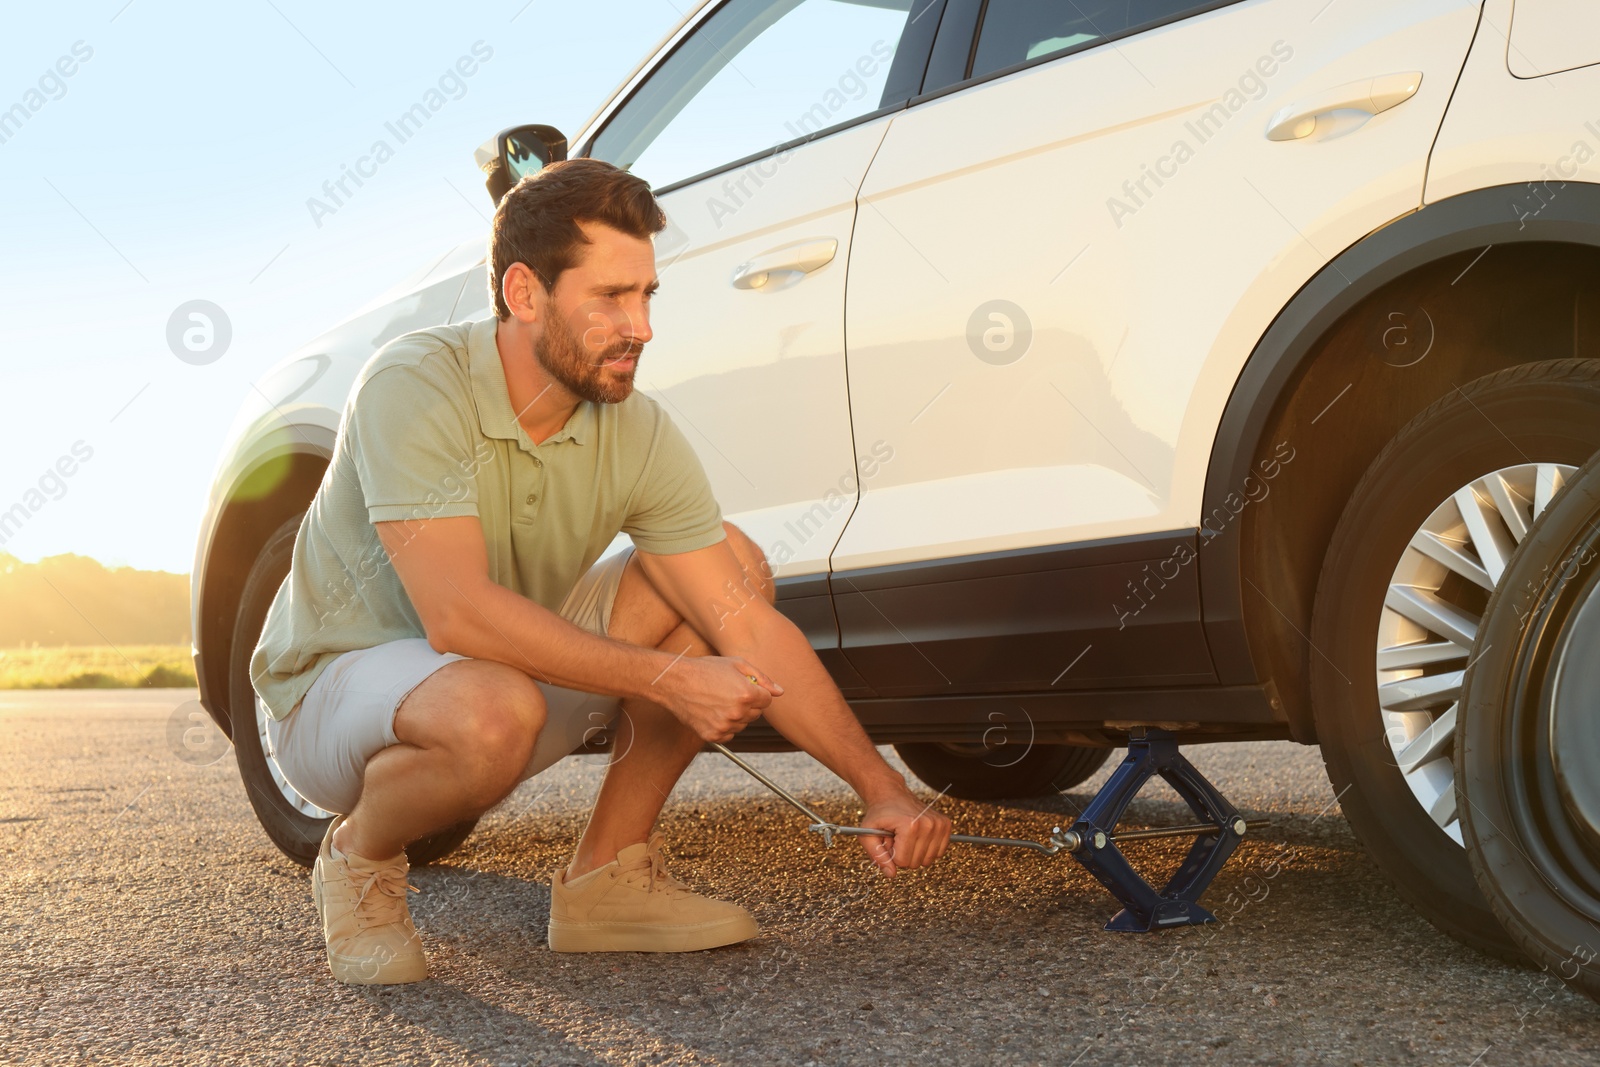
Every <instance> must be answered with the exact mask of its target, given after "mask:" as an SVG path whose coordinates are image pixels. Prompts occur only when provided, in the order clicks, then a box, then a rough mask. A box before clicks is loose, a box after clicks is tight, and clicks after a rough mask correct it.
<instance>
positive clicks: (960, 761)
mask: <svg viewBox="0 0 1600 1067" xmlns="http://www.w3.org/2000/svg"><path fill="white" fill-rule="evenodd" d="M894 750H895V751H896V752H897V753H899V754H900V758H901V759H902V760H905V764H906V766H907V767H910V768H911V773H912V774H915V775H916V776H917V778H918V779H919V780H921V782H922V784H923V785H926V786H927V787H928V788H929V789H933V790H936V791H938V792H939V793H941V794H943V795H946V796H952V797H959V798H960V799H962V800H1012V799H1016V800H1024V799H1032V798H1034V797H1047V796H1053V795H1055V794H1056V793H1060V792H1062V791H1063V790H1067V789H1071V788H1072V787H1073V786H1075V785H1080V784H1082V783H1083V782H1085V781H1087V780H1088V779H1089V778H1090V777H1091V776H1092V775H1093V774H1094V772H1095V771H1098V770H1099V769H1100V768H1101V767H1102V766H1103V765H1104V764H1105V762H1106V760H1107V759H1108V758H1110V756H1111V749H1109V748H1091V747H1089V746H1087V745H1039V744H1035V745H1030V746H1029V747H1028V749H1027V750H1026V751H1025V752H1023V754H1022V755H1021V756H1017V755H1015V754H1014V752H1013V751H1011V750H1009V749H1007V748H1006V747H1005V746H1003V745H996V746H992V747H991V746H987V745H985V744H983V743H982V742H974V743H972V744H956V743H952V742H938V741H935V742H918V743H916V744H903V745H895V746H894Z"/></svg>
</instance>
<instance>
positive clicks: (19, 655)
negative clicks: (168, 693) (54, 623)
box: [0, 645, 195, 689]
mask: <svg viewBox="0 0 1600 1067" xmlns="http://www.w3.org/2000/svg"><path fill="white" fill-rule="evenodd" d="M194 684H195V682H194V662H193V661H192V660H191V659H190V653H189V649H188V648H187V647H185V646H183V645H122V646H119V647H117V648H108V647H105V646H85V645H62V646H57V647H55V648H46V647H44V646H38V645H35V646H31V647H27V648H0V689H138V688H143V687H151V688H171V687H178V686H190V685H194Z"/></svg>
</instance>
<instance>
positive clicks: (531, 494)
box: [528, 493, 539, 504]
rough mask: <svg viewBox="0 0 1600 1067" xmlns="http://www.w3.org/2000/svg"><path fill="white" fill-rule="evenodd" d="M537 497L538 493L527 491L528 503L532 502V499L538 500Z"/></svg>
mask: <svg viewBox="0 0 1600 1067" xmlns="http://www.w3.org/2000/svg"><path fill="white" fill-rule="evenodd" d="M538 499H539V494H538V493H529V494H528V503H530V504H531V503H533V502H534V501H535V500H538Z"/></svg>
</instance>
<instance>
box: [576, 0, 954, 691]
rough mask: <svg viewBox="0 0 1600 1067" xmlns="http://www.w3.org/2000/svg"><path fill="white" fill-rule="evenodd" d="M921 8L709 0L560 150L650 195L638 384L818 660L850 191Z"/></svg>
mask: <svg viewBox="0 0 1600 1067" xmlns="http://www.w3.org/2000/svg"><path fill="white" fill-rule="evenodd" d="M940 3H942V0H940ZM938 6H939V4H935V3H930V0H916V2H915V3H914V2H913V0H873V2H872V3H858V2H852V0H728V2H726V3H721V4H714V5H710V6H709V11H708V12H707V13H706V14H705V16H704V17H702V18H700V19H698V20H696V21H694V22H693V23H692V24H691V25H690V27H689V28H688V30H687V31H686V32H685V33H684V35H683V36H682V37H681V38H680V40H678V41H677V42H676V43H675V44H673V45H671V46H669V48H668V49H667V50H666V52H665V54H664V57H663V58H662V59H661V60H659V61H658V62H657V63H656V64H655V65H654V67H653V69H652V70H651V71H650V72H649V74H648V75H647V76H646V77H644V78H643V79H642V80H641V81H640V82H639V83H638V84H637V85H636V86H635V87H634V88H633V90H632V91H631V92H630V93H629V94H628V95H627V97H626V98H625V99H624V101H623V102H622V103H621V104H620V105H619V106H618V107H617V108H616V109H615V110H614V111H613V112H612V113H611V114H610V116H609V117H607V118H606V119H605V120H604V122H603V123H602V124H601V125H600V127H599V128H598V131H597V133H596V134H595V135H594V136H593V137H592V138H587V139H586V143H585V144H584V145H583V147H582V148H581V149H580V151H579V153H578V154H580V155H589V156H593V157H596V158H599V159H604V160H607V161H609V162H612V163H615V164H617V165H618V166H622V167H625V168H628V169H630V170H631V171H632V172H633V173H635V174H638V175H640V176H642V177H644V178H645V179H647V180H648V181H650V182H651V184H652V186H653V188H654V189H655V190H656V194H657V198H658V200H659V202H660V204H661V206H662V208H663V209H664V210H665V212H666V214H667V217H668V226H667V229H666V230H665V231H664V232H663V233H662V234H660V235H659V236H658V238H657V241H656V247H657V272H658V275H659V277H660V280H661V289H660V291H659V292H658V293H657V295H656V296H655V298H654V300H653V302H652V308H651V320H652V321H651V325H652V328H653V330H654V334H655V337H654V339H653V340H652V341H651V342H650V344H649V346H648V348H647V350H646V352H645V355H644V357H643V359H642V360H641V363H640V367H639V371H638V382H639V384H640V387H641V388H642V389H644V391H645V392H646V393H647V394H648V395H650V396H652V397H654V398H655V399H656V400H657V401H659V402H660V403H661V404H662V405H663V407H664V408H665V409H666V410H667V411H668V412H669V413H670V415H671V417H672V418H673V420H674V421H675V422H676V423H677V424H678V425H679V426H680V427H681V428H682V430H683V431H684V433H685V434H686V435H687V436H688V438H689V440H690V441H691V442H692V443H693V444H694V446H695V448H696V451H697V452H698V453H699V455H700V457H701V459H702V461H703V462H704V464H705V467H706V471H707V473H708V474H709V476H710V478H711V482H712V485H713V486H714V488H715V490H716V495H717V499H718V501H719V502H720V504H721V505H722V510H723V513H724V515H726V516H727V517H728V518H729V519H731V520H732V521H733V522H735V523H737V524H738V525H739V526H740V527H741V528H742V529H744V530H745V531H746V532H747V533H748V534H749V535H750V536H751V537H752V538H754V539H755V540H756V542H757V543H758V544H760V545H761V546H762V548H763V549H764V550H765V551H766V553H767V557H768V559H769V560H771V561H772V563H773V565H774V568H775V571H776V573H777V575H778V577H779V579H780V585H781V587H782V589H783V593H782V596H783V598H784V609H785V611H786V612H787V613H789V614H790V616H791V617H793V618H796V620H797V621H799V622H801V623H802V626H803V628H804V629H806V631H807V632H808V634H809V635H810V636H811V638H812V640H813V643H814V644H816V645H818V646H819V647H823V648H829V647H835V648H836V646H837V629H836V627H835V625H834V620H833V613H832V607H831V605H830V603H829V600H828V596H827V578H826V572H827V561H828V554H829V552H830V551H831V550H832V548H833V545H834V543H835V541H837V539H838V536H839V533H840V531H841V530H842V529H843V528H844V523H845V520H846V519H847V518H848V516H849V512H850V509H851V508H853V507H854V505H855V501H856V497H857V486H858V483H859V478H860V472H859V469H858V464H857V457H856V451H855V447H854V444H853V440H852V435H851V431H850V411H849V392H848V388H847V385H846V381H845V365H844V293H845V269H846V266H847V264H848V262H849V248H850V241H851V236H852V233H853V231H854V225H855V195H856V190H857V189H858V188H859V186H860V184H861V179H862V177H863V176H864V175H865V174H866V171H867V166H868V164H869V163H870V161H871V159H872V156H873V153H874V152H876V151H877V149H878V145H879V143H880V142H881V141H882V139H883V134H884V131H885V130H886V129H887V128H888V124H889V120H890V116H891V115H892V114H893V113H894V112H895V111H896V110H897V109H898V108H900V107H903V106H904V103H905V101H906V100H907V99H909V97H910V96H911V95H912V93H913V92H915V90H916V88H917V86H918V84H919V83H920V81H921V77H922V66H923V63H924V61H925V59H926V50H927V48H928V47H929V46H930V45H931V42H932V37H933V30H934V28H935V26H936V23H937V17H934V18H931V19H926V20H923V19H919V18H918V16H919V15H920V14H924V13H926V12H927V11H928V10H929V9H930V8H936V7H938ZM908 30H909V32H908ZM866 454H867V457H868V460H869V461H870V458H871V442H869V443H868V447H867V452H866ZM827 658H828V657H825V659H827ZM840 663H841V661H840V660H839V659H838V658H837V656H836V655H835V656H834V657H833V658H832V660H831V662H830V664H829V665H830V667H833V668H834V669H835V670H838V669H839V667H840ZM840 680H841V682H842V683H844V684H845V685H846V687H847V688H848V687H849V684H850V681H851V679H850V678H849V677H848V676H847V675H846V676H841V678H840Z"/></svg>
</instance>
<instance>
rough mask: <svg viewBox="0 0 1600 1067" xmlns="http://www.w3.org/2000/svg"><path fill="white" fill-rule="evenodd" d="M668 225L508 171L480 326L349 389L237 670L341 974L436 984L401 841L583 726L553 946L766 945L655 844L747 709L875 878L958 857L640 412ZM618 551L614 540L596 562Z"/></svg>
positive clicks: (496, 797)
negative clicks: (594, 785) (582, 810)
mask: <svg viewBox="0 0 1600 1067" xmlns="http://www.w3.org/2000/svg"><path fill="white" fill-rule="evenodd" d="M665 224H666V219H665V216H664V214H663V213H662V211H661V208H660V205H659V204H658V203H657V202H656V200H655V197H654V195H653V194H652V193H651V192H650V187H649V185H648V184H646V183H645V182H644V181H643V180H642V179H640V178H638V177H636V176H634V175H631V174H629V173H627V172H626V171H622V170H619V169H617V168H616V167H614V166H612V165H611V164H608V163H604V162H601V161H598V160H591V159H576V160H570V161H566V162H561V163H556V164H552V165H550V166H548V167H546V168H544V169H543V170H541V171H540V172H539V173H538V174H536V175H532V176H530V177H527V178H524V179H523V180H522V181H521V182H520V183H518V184H517V185H516V186H515V187H514V188H513V189H512V190H511V191H510V192H509V193H508V194H507V195H506V196H505V198H504V199H503V200H502V201H501V203H500V206H499V208H498V209H497V211H496V212H495V217H494V223H493V230H492V235H491V240H490V256H489V261H490V285H491V288H492V293H493V297H494V311H495V314H494V317H493V318H485V319H482V320H478V321H471V322H463V323H459V324H454V325H449V326H439V327H434V328H431V329H426V330H420V331H417V332H414V333H409V334H406V335H404V336H402V337H398V338H396V339H394V340H393V341H391V342H389V343H388V344H386V345H384V346H383V347H382V348H381V349H379V350H378V352H377V353H376V354H375V355H373V357H372V358H371V359H370V360H369V361H368V362H367V363H366V365H365V366H363V367H362V369H361V372H360V374H359V375H358V377H357V379H356V382H355V384H354V386H353V387H352V388H351V391H350V395H349V399H348V400H347V401H346V404H345V408H344V411H343V413H342V415H341V419H340V424H339V432H338V439H337V443H336V445H335V448H334V457H333V461H332V464H331V465H330V467H329V468H328V471H327V474H326V475H325V476H324V478H323V480H322V483H321V485H320V486H319V487H318V489H317V493H316V497H315V498H314V499H313V500H312V502H311V507H310V509H309V510H308V511H307V513H306V517H305V519H304V521H303V522H302V523H301V526H300V529H299V532H298V534H297V536H296V537H295V544H294V557H293V563H292V566H291V569H290V572H289V575H288V577H287V578H285V580H284V583H283V585H282V586H281V587H280V588H279V590H278V593H277V596H276V598H275V599H274V601H273V603H272V606H271V609H270V611H269V612H268V615H267V620H266V624H265V627H264V630H263V633H262V636H261V640H260V642H259V644H258V645H257V647H256V649H255V653H254V655H253V657H252V659H251V679H252V682H253V684H254V686H255V689H256V691H257V693H259V694H260V696H261V698H262V700H263V702H264V703H265V704H266V705H267V707H268V709H269V720H268V724H267V733H268V736H267V740H268V743H269V745H270V747H271V750H272V752H273V753H274V755H275V757H276V759H277V761H278V764H279V766H280V767H281V768H282V770H283V772H284V774H285V776H286V777H287V778H288V779H289V781H290V783H291V784H292V785H293V786H294V787H295V789H296V790H297V791H298V792H299V793H300V794H301V795H302V796H303V797H305V798H306V799H308V800H310V801H312V802H313V803H315V804H317V805H319V806H321V807H322V808H324V809H326V810H328V811H332V812H337V813H338V816H337V817H336V818H335V819H334V820H333V822H332V824H331V826H330V827H329V829H328V832H327V835H326V837H325V838H324V840H323V842H322V847H321V850H320V853H319V855H318V857H317V860H316V863H315V866H314V867H313V869H312V875H311V880H312V894H313V897H314V899H315V901H316V906H317V911H318V915H319V917H320V919H321V922H322V927H323V935H324V938H325V939H326V942H327V950H328V962H329V964H330V966H331V967H332V969H333V974H334V977H335V978H337V979H339V980H340V981H344V982H351V983H396V982H410V981H416V980H419V979H422V978H425V977H427V973H428V968H427V961H426V958H425V956H424V954H423V949H422V945H421V942H420V940H419V938H418V935H417V931H416V928H415V927H414V926H413V925H412V922H411V918H410V913H409V909H408V907H407V903H406V890H407V885H406V875H407V870H408V868H407V863H406V858H405V852H404V849H405V846H406V845H407V844H408V843H409V842H411V841H415V840H417V839H418V838H421V837H423V836H425V835H427V834H429V833H433V832H435V831H438V830H441V829H444V828H446V827H449V826H453V825H455V824H457V823H459V822H462V821H463V820H466V819H472V818H475V817H477V816H479V815H481V814H483V813H484V812H486V811H488V810H489V809H490V808H491V807H493V806H494V805H495V804H496V803H498V802H499V801H500V800H502V799H503V798H504V797H506V796H507V795H508V794H509V793H510V792H511V791H512V790H513V789H515V788H516V787H517V785H518V784H519V783H520V782H522V781H525V780H526V779H528V778H529V777H531V776H533V775H535V774H537V773H539V772H540V771H542V770H545V769H546V768H548V767H550V766H551V765H552V764H554V763H555V762H556V761H558V760H560V759H561V758H562V757H564V756H566V755H569V754H571V753H572V752H573V751H574V750H575V749H577V748H578V747H579V746H580V745H581V744H582V743H583V741H584V740H585V737H586V735H588V734H590V733H592V732H593V731H595V730H596V729H598V728H601V727H610V731H611V734H612V736H613V739H614V744H613V752H614V755H613V758H612V760H611V762H610V763H609V765H608V767H607V770H606V776H605V780H604V782H603V783H602V785H601V787H600V792H599V795H598V798H597V799H596V802H595V806H594V810H593V813H592V814H591V816H590V818H589V822H588V825H587V827H586V828H585V830H584V833H583V836H582V839H581V840H580V841H579V842H578V846H577V849H576V851H575V853H574V854H573V857H572V861H571V863H570V864H568V865H567V866H566V867H565V869H563V870H558V871H556V872H555V873H554V874H553V876H552V888H551V905H550V924H549V943H550V947H551V949H553V950H555V951H558V952H604V951H642V952H679V951H689V950H695V949H706V948H714V947H716V946H719V945H726V944H732V943H734V942H738V941H743V940H745V939H747V938H750V937H753V936H755V935H756V934H757V933H758V930H757V927H756V923H755V921H754V919H753V918H752V917H751V915H750V913H749V912H748V911H746V910H745V909H744V908H742V907H740V906H738V905H736V904H732V903H728V902H724V901H719V900H714V899H712V898H710V897H706V896H702V895H700V894H697V893H694V892H691V891H690V890H689V889H688V888H687V887H686V886H684V885H683V883H681V882H679V881H678V880H677V879H675V878H673V877H672V876H671V875H670V874H668V873H667V871H666V868H665V864H664V861H663V859H662V853H661V847H662V841H661V835H660V834H659V833H656V832H654V826H655V822H656V818H657V816H658V815H659V814H660V812H661V807H662V805H663V803H664V802H665V800H666V798H667V795H668V794H669V793H670V792H671V790H672V788H673V785H674V783H676V782H677V780H678V778H679V776H680V775H682V774H683V772H684V770H685V769H686V768H687V767H688V765H689V763H690V761H691V760H693V759H694V756H695V754H696V753H697V752H699V751H700V749H701V748H702V746H703V745H704V743H705V742H708V741H727V740H729V739H731V738H732V737H733V736H734V735H735V734H737V733H738V732H739V731H740V730H742V729H743V728H744V727H745V726H747V725H748V724H749V723H750V722H752V721H753V720H755V719H756V718H758V717H760V716H762V715H765V716H766V718H767V720H768V721H769V722H771V724H772V725H773V726H774V727H775V728H776V729H777V730H778V731H779V732H780V733H782V734H783V735H784V737H786V738H787V739H788V740H789V741H790V742H792V743H793V744H794V745H795V746H797V747H798V748H800V749H802V750H803V751H805V752H808V753H810V754H811V755H812V756H814V757H816V758H817V759H818V760H820V761H821V762H822V763H823V764H825V765H826V766H827V767H828V768H829V769H831V770H832V771H834V772H835V773H837V774H838V775H839V776H840V777H842V778H843V779H844V780H845V781H846V782H848V783H849V784H850V786H851V787H852V788H854V789H855V791H856V792H857V793H858V794H859V795H860V797H861V799H862V801H863V802H864V804H865V814H864V817H863V819H862V825H863V826H868V827H875V828H877V829H881V830H885V831H889V832H890V833H892V835H893V836H892V837H877V836H873V837H863V838H861V840H862V842H863V844H864V846H865V847H866V848H867V850H868V852H869V854H870V855H871V856H872V859H873V860H874V861H875V862H876V863H877V864H878V866H879V867H880V868H881V869H882V870H883V872H884V873H886V874H893V873H894V872H895V870H896V869H897V868H911V867H921V866H924V865H926V864H929V863H932V862H933V861H934V860H936V859H937V858H938V857H939V856H940V855H942V854H943V852H944V850H945V848H946V846H947V845H948V844H949V838H950V823H949V820H948V819H946V818H945V817H944V816H943V815H941V814H939V813H938V812H936V811H932V810H929V809H928V807H927V806H926V805H924V804H923V803H922V802H921V801H919V800H917V799H916V798H915V797H914V796H913V795H912V794H911V792H910V791H909V790H908V789H907V788H906V783H905V780H904V779H903V778H902V777H901V776H900V775H899V774H898V773H896V772H895V771H894V770H893V769H892V768H891V767H889V765H888V764H886V763H885V762H884V761H883V759H882V757H881V756H879V754H878V752H877V750H876V749H875V748H874V747H873V745H872V744H871V742H870V741H869V740H868V739H867V736H866V734H865V732H864V731H863V730H862V729H861V726H860V724H859V723H858V722H857V721H856V719H855V717H854V716H853V714H852V713H851V711H850V709H849V707H848V706H847V705H846V704H845V701H844V699H843V697H842V696H841V695H840V693H839V690H838V687H837V686H836V685H835V684H834V683H833V681H832V679H831V678H830V676H829V675H828V673H827V670H826V669H825V668H824V667H823V666H822V664H821V662H820V661H819V660H818V659H817V657H816V654H815V653H814V652H813V651H812V649H811V646H810V644H809V643H808V642H807V640H806V639H805V637H804V636H803V635H802V634H801V632H800V630H799V629H798V628H796V627H795V626H794V625H793V624H792V623H791V622H789V620H787V619H786V618H784V616H783V615H781V614H780V613H779V612H778V611H777V610H776V608H774V607H773V605H772V599H773V582H772V575H771V569H770V567H769V566H768V565H767V561H766V559H765V558H764V556H763V555H762V552H761V550H760V549H759V548H758V547H757V546H756V545H755V544H754V543H753V542H752V541H751V540H750V539H749V538H748V537H747V536H745V535H744V533H743V532H741V531H740V530H739V529H738V528H737V527H735V526H734V525H732V524H731V523H727V522H725V521H723V519H722V514H721V510H720V508H719V506H718V504H717V501H716V498H715V497H714V496H713V495H712V491H711V485H710V483H709V481H708V480H707V478H706V474H705V471H704V469H703V468H702V467H701V465H700V461H699V459H698V458H697V457H696V455H695V453H694V451H693V449H692V448H691V447H690V445H689V443H688V441H687V440H686V439H685V438H684V436H683V435H682V433H681V432H680V431H679V430H678V428H677V427H676V426H674V425H673V423H672V421H671V419H669V418H668V417H667V414H666V412H665V411H663V410H662V409H661V407H660V406H659V405H657V404H656V403H655V402H654V401H653V400H651V399H650V398H649V397H646V396H644V395H643V394H641V393H637V392H635V391H634V387H633V383H634V375H635V372H636V370H637V368H638V365H639V360H640V358H641V356H642V354H643V352H644V348H645V345H646V343H648V342H649V340H650V338H651V332H650V301H651V298H652V295H653V294H654V293H655V291H656V289H657V288H658V285H659V283H658V280H657V278H656V272H655V250H654V246H653V243H652V238H653V237H654V235H655V234H657V233H659V232H660V231H661V230H662V229H663V228H664V227H665ZM765 402H769V403H781V402H782V398H781V397H773V398H768V399H767V400H766V401H765ZM754 446H755V445H754V443H752V445H751V447H754ZM619 532H621V533H626V534H627V535H628V537H629V540H630V541H631V543H632V544H631V548H629V549H627V550H624V551H622V552H618V553H616V554H613V555H611V556H609V557H607V558H605V559H603V560H602V559H601V558H600V557H601V555H602V554H603V553H604V551H605V549H606V548H607V547H608V546H609V545H610V544H611V543H612V541H613V540H614V539H615V538H616V536H617V534H618V533H619ZM597 561H598V562H597ZM729 589H733V590H736V591H742V594H741V595H742V597H743V603H742V604H741V605H740V607H739V609H738V610H737V611H732V612H730V611H728V609H727V606H726V605H727V597H728V590H729Z"/></svg>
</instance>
